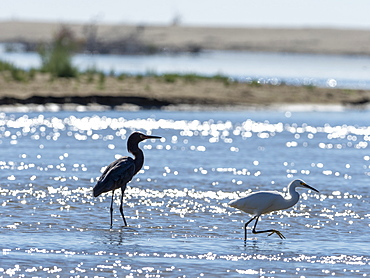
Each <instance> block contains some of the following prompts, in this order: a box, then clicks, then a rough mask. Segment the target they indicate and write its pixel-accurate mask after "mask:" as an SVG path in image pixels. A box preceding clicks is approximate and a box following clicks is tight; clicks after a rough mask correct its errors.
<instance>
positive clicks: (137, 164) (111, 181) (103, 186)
mask: <svg viewBox="0 0 370 278" xmlns="http://www.w3.org/2000/svg"><path fill="white" fill-rule="evenodd" d="M159 138H162V137H159V136H151V135H145V134H142V133H140V132H134V133H132V134H131V135H130V137H129V138H128V140H127V150H128V151H129V152H130V153H132V154H133V155H134V158H131V157H128V156H124V157H121V158H119V159H117V160H116V161H114V162H112V163H111V164H109V166H108V167H107V168H106V169H105V171H104V173H103V174H102V175H101V177H100V178H99V180H98V182H97V184H96V185H95V187H94V197H98V196H99V195H100V194H102V193H104V192H109V191H112V202H111V205H110V227H111V228H112V226H113V199H114V190H116V189H118V188H121V193H122V194H121V204H120V207H119V211H120V212H121V215H122V219H123V222H124V223H125V226H127V222H126V219H125V216H124V214H123V208H122V203H123V194H124V192H125V189H126V186H127V183H128V182H129V181H131V179H132V178H133V177H134V176H135V175H136V174H137V172H139V171H140V169H141V167H143V164H144V153H143V151H142V150H141V149H140V148H139V143H140V142H141V141H143V140H145V139H159Z"/></svg>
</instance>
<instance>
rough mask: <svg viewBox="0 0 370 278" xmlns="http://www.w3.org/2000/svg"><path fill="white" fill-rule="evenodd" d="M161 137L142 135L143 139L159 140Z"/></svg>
mask: <svg viewBox="0 0 370 278" xmlns="http://www.w3.org/2000/svg"><path fill="white" fill-rule="evenodd" d="M161 138H162V137H161V136H153V135H144V136H143V139H161Z"/></svg>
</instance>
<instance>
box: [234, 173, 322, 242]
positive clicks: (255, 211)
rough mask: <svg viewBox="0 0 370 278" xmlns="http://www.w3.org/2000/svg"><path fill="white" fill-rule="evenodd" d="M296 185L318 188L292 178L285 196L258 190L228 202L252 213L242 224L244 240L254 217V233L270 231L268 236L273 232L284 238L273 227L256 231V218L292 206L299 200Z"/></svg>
mask: <svg viewBox="0 0 370 278" xmlns="http://www.w3.org/2000/svg"><path fill="white" fill-rule="evenodd" d="M297 187H303V188H308V189H311V190H314V191H316V192H319V191H318V190H316V189H315V188H313V187H311V186H309V185H308V184H306V183H305V182H304V181H302V180H294V181H292V182H291V183H290V184H289V185H288V193H289V195H288V196H287V197H284V195H283V194H282V193H280V192H277V191H259V192H254V193H251V194H248V195H247V196H246V197H244V198H240V199H238V200H234V201H231V202H230V203H229V206H231V207H233V208H237V209H240V210H242V211H244V212H246V213H249V214H252V215H254V216H253V218H252V219H250V220H249V221H248V222H247V223H245V225H244V231H245V232H244V241H246V240H247V226H248V224H249V223H250V222H252V221H253V220H254V219H256V222H255V223H254V226H253V230H252V232H253V233H254V234H260V233H270V234H269V236H270V235H272V234H274V233H275V234H277V235H278V236H279V237H280V238H281V239H284V238H285V237H284V236H283V234H282V233H281V232H279V231H277V230H274V229H270V230H265V231H256V226H257V222H258V218H259V217H260V216H261V215H262V214H266V213H270V212H272V211H276V210H283V209H287V208H290V207H292V206H294V205H295V204H296V203H297V202H298V200H299V193H298V192H297V191H296V188H297Z"/></svg>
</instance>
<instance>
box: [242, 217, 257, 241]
mask: <svg viewBox="0 0 370 278" xmlns="http://www.w3.org/2000/svg"><path fill="white" fill-rule="evenodd" d="M256 217H257V215H256V216H254V217H253V218H252V219H251V220H249V221H248V222H247V223H245V224H244V241H247V226H248V224H249V223H251V222H252V221H253V220H254V219H255V218H256Z"/></svg>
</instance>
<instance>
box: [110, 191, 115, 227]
mask: <svg viewBox="0 0 370 278" xmlns="http://www.w3.org/2000/svg"><path fill="white" fill-rule="evenodd" d="M113 199H114V189H113V190H112V202H111V203H110V228H111V229H112V227H113Z"/></svg>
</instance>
